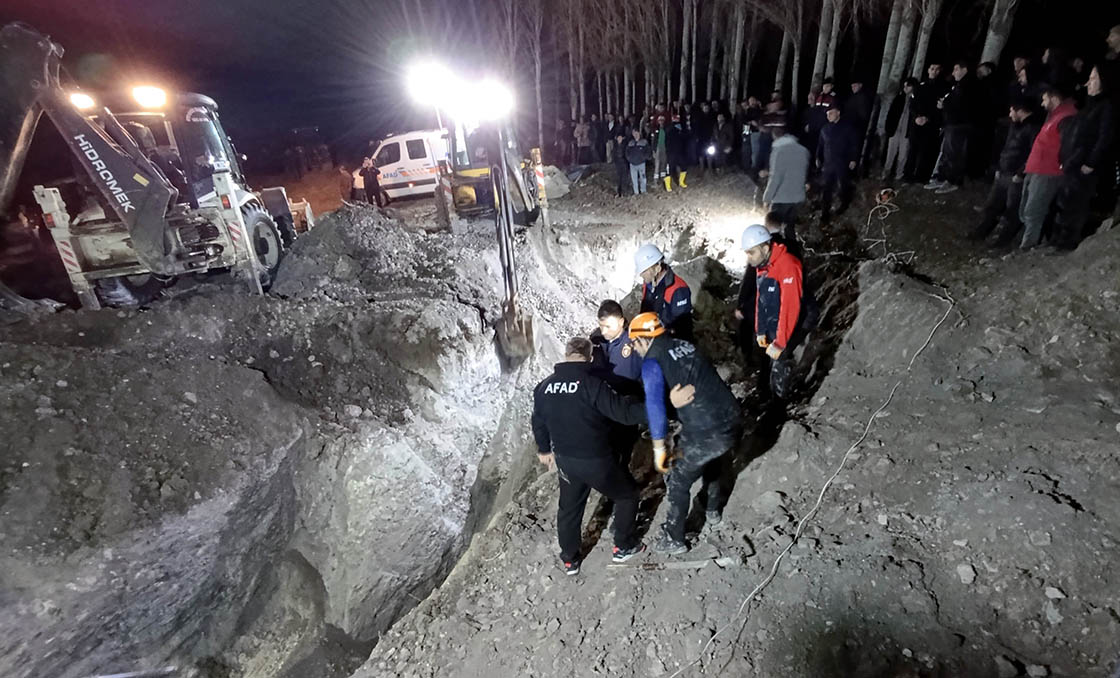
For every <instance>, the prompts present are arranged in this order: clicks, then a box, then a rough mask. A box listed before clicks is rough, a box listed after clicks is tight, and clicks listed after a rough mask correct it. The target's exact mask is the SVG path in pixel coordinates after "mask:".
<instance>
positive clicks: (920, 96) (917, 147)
mask: <svg viewBox="0 0 1120 678" xmlns="http://www.w3.org/2000/svg"><path fill="white" fill-rule="evenodd" d="M926 74H927V77H926V79H925V80H923V81H922V83H921V84H920V85H918V89H917V91H916V92H915V94H914V119H913V121H912V124H913V129H912V130H911V133H910V158H909V162H908V167H907V170H906V175H907V176H909V177H911V179H912V180H913V181H916V182H919V183H921V182H925V181H926V180H928V179H929V177H930V175H931V174H932V173H933V165H934V163H935V162H937V153H938V150H939V149H940V141H941V111H940V110H938V108H937V102H938V101H940V100H941V97H942V96H944V95H945V92H946V88H945V81H944V80H943V79H942V78H941V64H938V63H932V64H930V65H929V68H928V69H926Z"/></svg>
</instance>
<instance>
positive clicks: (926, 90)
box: [913, 78, 947, 130]
mask: <svg viewBox="0 0 1120 678" xmlns="http://www.w3.org/2000/svg"><path fill="white" fill-rule="evenodd" d="M946 91H947V88H946V87H945V81H943V80H941V79H940V78H939V79H937V80H923V81H922V82H921V83H919V84H918V89H917V90H915V91H914V104H913V105H914V111H913V113H914V117H915V118H917V117H922V116H924V117H926V118H929V122H927V123H926V124H925V125H924V129H925V130H936V129H939V128H940V127H941V111H940V110H938V108H937V100H938V99H940V98H941V97H942V96H944V94H945V92H946ZM915 127H917V126H915ZM918 129H922V128H921V127H919V128H918Z"/></svg>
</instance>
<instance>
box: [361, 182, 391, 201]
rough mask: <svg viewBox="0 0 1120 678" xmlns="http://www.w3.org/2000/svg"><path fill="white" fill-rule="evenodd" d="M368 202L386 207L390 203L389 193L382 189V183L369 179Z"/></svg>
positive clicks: (367, 184)
mask: <svg viewBox="0 0 1120 678" xmlns="http://www.w3.org/2000/svg"><path fill="white" fill-rule="evenodd" d="M371 184H372V185H371ZM366 202H368V203H370V204H371V205H377V206H378V207H385V206H386V205H388V204H389V194H388V193H386V192H385V191H383V190H381V186H380V184H375V183H373V182H371V181H369V180H368V179H367V180H366Z"/></svg>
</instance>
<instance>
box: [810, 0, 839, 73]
mask: <svg viewBox="0 0 1120 678" xmlns="http://www.w3.org/2000/svg"><path fill="white" fill-rule="evenodd" d="M835 9H836V6H835V5H834V4H833V2H832V0H824V2H822V3H821V26H820V31H819V32H818V33H817V56H816V58H815V59H814V60H813V81H812V83H811V85H810V86H811V87H820V85H821V82H822V81H823V80H824V76H825V74H826V73H828V69H827V68H826V64H827V58H828V53H829V48H828V39H829V38H828V36H829V35H831V33H832V25H833V23H839V22H838V21H834V20H833V15H834V14H835V11H834V10H835Z"/></svg>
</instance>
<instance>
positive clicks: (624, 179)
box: [611, 128, 644, 198]
mask: <svg viewBox="0 0 1120 678" xmlns="http://www.w3.org/2000/svg"><path fill="white" fill-rule="evenodd" d="M611 162H612V163H614V171H615V174H616V175H617V178H618V182H617V183H618V197H620V198H621V197H622V196H623V195H626V189H627V187H628V186H629V185H630V183H631V182H630V162H629V161H628V160H627V159H626V137H625V136H623V134H622V128H618V129H617V130H616V133H615V136H614V146H613V147H612V148H611ZM643 167H644V165H643Z"/></svg>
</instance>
